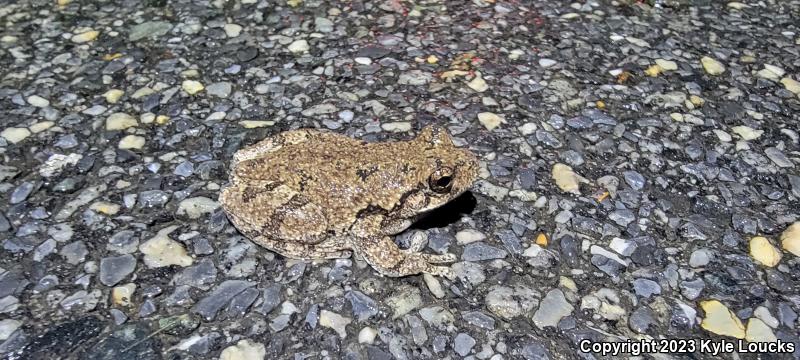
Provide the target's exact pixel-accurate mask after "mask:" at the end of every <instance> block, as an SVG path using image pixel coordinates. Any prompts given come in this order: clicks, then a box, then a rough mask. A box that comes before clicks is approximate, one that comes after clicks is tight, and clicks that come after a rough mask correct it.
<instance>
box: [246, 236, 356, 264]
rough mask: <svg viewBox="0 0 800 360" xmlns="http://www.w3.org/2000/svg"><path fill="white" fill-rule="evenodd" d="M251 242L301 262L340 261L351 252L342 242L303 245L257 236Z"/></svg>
mask: <svg viewBox="0 0 800 360" xmlns="http://www.w3.org/2000/svg"><path fill="white" fill-rule="evenodd" d="M253 242H255V243H256V244H258V245H261V246H263V247H265V248H267V249H269V250H272V251H274V252H276V253H278V254H281V255H283V256H285V257H287V258H292V259H301V260H320V259H341V258H348V257H350V256H351V255H352V254H353V252H352V251H350V250H349V249H347V248H345V247H344V242H338V241H323V242H321V243H319V244H304V243H298V242H287V241H280V240H275V239H272V238H269V237H266V236H257V237H254V238H253Z"/></svg>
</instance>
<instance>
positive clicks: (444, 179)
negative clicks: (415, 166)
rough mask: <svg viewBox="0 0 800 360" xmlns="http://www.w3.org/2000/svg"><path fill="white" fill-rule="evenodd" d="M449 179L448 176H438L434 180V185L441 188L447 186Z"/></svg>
mask: <svg viewBox="0 0 800 360" xmlns="http://www.w3.org/2000/svg"><path fill="white" fill-rule="evenodd" d="M451 180H452V178H451V177H449V176H442V177H440V178H439V180H436V187H439V188H442V189H444V188H447V187H448V186H450V181H451Z"/></svg>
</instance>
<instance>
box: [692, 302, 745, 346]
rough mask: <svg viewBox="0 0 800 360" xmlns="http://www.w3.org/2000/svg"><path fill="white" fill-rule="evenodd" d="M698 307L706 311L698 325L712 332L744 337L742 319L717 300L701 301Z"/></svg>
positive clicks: (739, 337)
mask: <svg viewBox="0 0 800 360" xmlns="http://www.w3.org/2000/svg"><path fill="white" fill-rule="evenodd" d="M700 307H701V308H702V309H703V311H704V312H705V313H706V314H705V317H704V318H703V321H702V322H701V323H700V326H701V327H703V329H706V330H708V331H710V332H712V333H714V334H717V335H723V336H731V337H735V338H737V339H744V337H745V328H744V325H742V321H741V320H739V318H738V317H736V315H735V314H734V313H733V312H731V311H730V310H728V308H727V307H726V306H725V305H723V304H722V303H721V302H719V301H717V300H707V301H701V302H700Z"/></svg>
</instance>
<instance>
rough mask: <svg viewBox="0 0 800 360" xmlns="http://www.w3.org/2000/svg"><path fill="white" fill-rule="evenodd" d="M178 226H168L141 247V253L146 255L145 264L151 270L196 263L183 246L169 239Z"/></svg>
mask: <svg viewBox="0 0 800 360" xmlns="http://www.w3.org/2000/svg"><path fill="white" fill-rule="evenodd" d="M177 228H178V225H172V226H168V227H166V228H163V229H161V230H159V231H158V233H157V234H156V235H155V236H153V237H152V238H151V239H149V240H147V241H146V242H144V243H142V244H141V245H139V251H141V252H142V254H144V264H145V265H147V267H150V268H157V267H164V266H171V265H178V266H182V267H186V266H189V265H192V262H193V261H194V260H193V259H192V257H191V256H189V255H187V254H186V249H185V248H184V247H183V245H182V244H181V243H179V242H177V241H175V240H172V239H170V238H169V234H171V233H172V232H173V231H175V230H176V229H177Z"/></svg>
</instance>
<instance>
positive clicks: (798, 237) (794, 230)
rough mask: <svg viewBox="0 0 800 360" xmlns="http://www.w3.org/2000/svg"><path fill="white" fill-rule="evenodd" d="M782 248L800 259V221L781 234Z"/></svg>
mask: <svg viewBox="0 0 800 360" xmlns="http://www.w3.org/2000/svg"><path fill="white" fill-rule="evenodd" d="M781 247H782V248H783V249H784V250H786V251H788V252H790V253H792V254H794V256H798V257H800V221H798V222H795V223H793V224H792V225H790V226H789V227H788V228H786V230H784V231H783V233H781Z"/></svg>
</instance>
